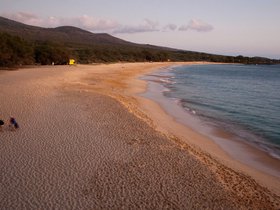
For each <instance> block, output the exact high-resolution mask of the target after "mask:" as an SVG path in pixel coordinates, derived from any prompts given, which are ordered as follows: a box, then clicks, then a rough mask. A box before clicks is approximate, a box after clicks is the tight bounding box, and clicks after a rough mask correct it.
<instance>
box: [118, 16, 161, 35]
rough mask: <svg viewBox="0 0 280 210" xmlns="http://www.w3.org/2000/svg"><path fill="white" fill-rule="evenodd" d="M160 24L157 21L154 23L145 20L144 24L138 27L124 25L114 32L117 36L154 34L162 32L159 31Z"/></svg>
mask: <svg viewBox="0 0 280 210" xmlns="http://www.w3.org/2000/svg"><path fill="white" fill-rule="evenodd" d="M158 26H159V23H158V22H156V21H152V20H149V19H145V20H144V22H143V23H142V24H140V25H138V26H133V25H132V26H131V25H124V26H120V27H119V28H117V29H116V30H114V31H113V33H115V34H120V33H128V34H132V33H143V32H154V31H160V29H159V27H158Z"/></svg>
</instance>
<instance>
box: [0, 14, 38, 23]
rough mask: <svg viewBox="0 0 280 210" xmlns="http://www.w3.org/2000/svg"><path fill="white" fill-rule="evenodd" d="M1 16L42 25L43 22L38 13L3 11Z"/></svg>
mask: <svg viewBox="0 0 280 210" xmlns="http://www.w3.org/2000/svg"><path fill="white" fill-rule="evenodd" d="M1 16H3V17H6V18H9V19H12V20H15V21H18V22H21V23H25V24H28V25H35V26H41V24H42V22H43V21H42V19H40V18H39V17H38V16H37V15H35V14H32V13H28V12H17V13H2V14H1Z"/></svg>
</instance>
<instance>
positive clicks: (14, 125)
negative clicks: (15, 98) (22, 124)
mask: <svg viewBox="0 0 280 210" xmlns="http://www.w3.org/2000/svg"><path fill="white" fill-rule="evenodd" d="M9 126H10V128H15V129H18V128H19V125H18V123H17V121H16V119H15V118H14V117H10V125H9Z"/></svg>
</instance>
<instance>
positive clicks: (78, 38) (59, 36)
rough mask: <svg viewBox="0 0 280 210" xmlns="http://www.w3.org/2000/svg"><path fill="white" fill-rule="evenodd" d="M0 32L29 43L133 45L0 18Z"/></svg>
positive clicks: (70, 29)
mask: <svg viewBox="0 0 280 210" xmlns="http://www.w3.org/2000/svg"><path fill="white" fill-rule="evenodd" d="M0 32H6V33H9V34H12V35H16V36H20V37H22V38H24V39H26V40H29V41H55V42H60V43H61V42H63V43H75V44H87V45H94V44H121V45H122V44H124V45H134V44H133V43H130V42H127V41H124V40H121V39H118V38H116V37H113V36H111V35H109V34H105V33H100V34H94V33H91V32H89V31H86V30H82V29H80V28H77V27H73V26H61V27H57V28H42V27H37V26H30V25H26V24H23V23H19V22H16V21H13V20H10V19H7V18H4V17H0Z"/></svg>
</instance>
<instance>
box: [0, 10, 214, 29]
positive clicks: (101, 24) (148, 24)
mask: <svg viewBox="0 0 280 210" xmlns="http://www.w3.org/2000/svg"><path fill="white" fill-rule="evenodd" d="M0 15H1V16H4V17H6V18H9V19H12V20H15V21H19V22H22V23H25V24H28V25H34V26H41V27H50V28H53V27H58V26H76V27H79V28H82V29H85V30H88V31H93V32H107V33H114V34H123V33H126V34H134V33H147V32H156V31H158V32H168V31H177V30H178V31H188V30H195V31H198V32H209V31H211V30H213V26H212V25H210V24H208V23H205V22H203V21H201V20H198V19H192V20H190V22H189V23H188V24H187V25H182V26H180V27H179V28H177V25H176V24H173V23H170V24H167V25H165V26H160V24H159V23H158V22H157V21H153V20H150V19H145V20H144V21H143V23H142V24H138V25H123V24H120V23H118V22H117V21H115V20H111V19H99V18H95V17H92V16H88V15H82V16H76V17H56V16H49V17H40V16H37V15H36V14H33V13H28V12H17V13H2V14H0Z"/></svg>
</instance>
